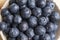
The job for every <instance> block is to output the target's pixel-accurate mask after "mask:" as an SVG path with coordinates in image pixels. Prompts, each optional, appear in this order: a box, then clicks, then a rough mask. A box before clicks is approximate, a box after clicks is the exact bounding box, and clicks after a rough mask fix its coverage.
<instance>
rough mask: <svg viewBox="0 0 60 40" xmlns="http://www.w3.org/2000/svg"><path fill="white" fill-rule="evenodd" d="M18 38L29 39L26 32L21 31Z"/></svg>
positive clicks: (19, 39)
mask: <svg viewBox="0 0 60 40" xmlns="http://www.w3.org/2000/svg"><path fill="white" fill-rule="evenodd" d="M17 40H28V37H27V36H26V35H25V34H24V33H22V32H20V34H19V36H18V37H17Z"/></svg>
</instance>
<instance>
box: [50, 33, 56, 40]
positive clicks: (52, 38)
mask: <svg viewBox="0 0 60 40" xmlns="http://www.w3.org/2000/svg"><path fill="white" fill-rule="evenodd" d="M49 35H50V37H51V40H55V38H56V34H55V33H53V32H51V33H49Z"/></svg>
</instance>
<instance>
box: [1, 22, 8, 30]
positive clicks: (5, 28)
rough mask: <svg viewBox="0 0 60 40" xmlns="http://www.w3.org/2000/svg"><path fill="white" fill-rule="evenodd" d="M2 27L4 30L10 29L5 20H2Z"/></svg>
mask: <svg viewBox="0 0 60 40" xmlns="http://www.w3.org/2000/svg"><path fill="white" fill-rule="evenodd" d="M0 29H1V30H2V31H4V30H5V31H7V29H8V25H7V23H5V22H0Z"/></svg>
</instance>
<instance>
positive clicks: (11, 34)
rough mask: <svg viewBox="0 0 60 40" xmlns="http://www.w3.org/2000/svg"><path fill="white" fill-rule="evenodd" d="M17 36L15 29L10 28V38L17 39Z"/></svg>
mask: <svg viewBox="0 0 60 40" xmlns="http://www.w3.org/2000/svg"><path fill="white" fill-rule="evenodd" d="M18 35H19V30H18V29H17V28H11V29H10V31H9V36H10V37H17V36H18Z"/></svg>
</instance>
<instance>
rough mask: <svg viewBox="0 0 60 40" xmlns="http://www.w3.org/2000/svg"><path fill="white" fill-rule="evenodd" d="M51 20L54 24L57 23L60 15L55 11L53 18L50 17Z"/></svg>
mask: <svg viewBox="0 0 60 40" xmlns="http://www.w3.org/2000/svg"><path fill="white" fill-rule="evenodd" d="M52 19H53V20H52ZM50 20H51V21H52V22H54V21H56V20H60V15H59V13H58V12H56V11H53V12H52V14H51V16H50Z"/></svg>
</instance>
